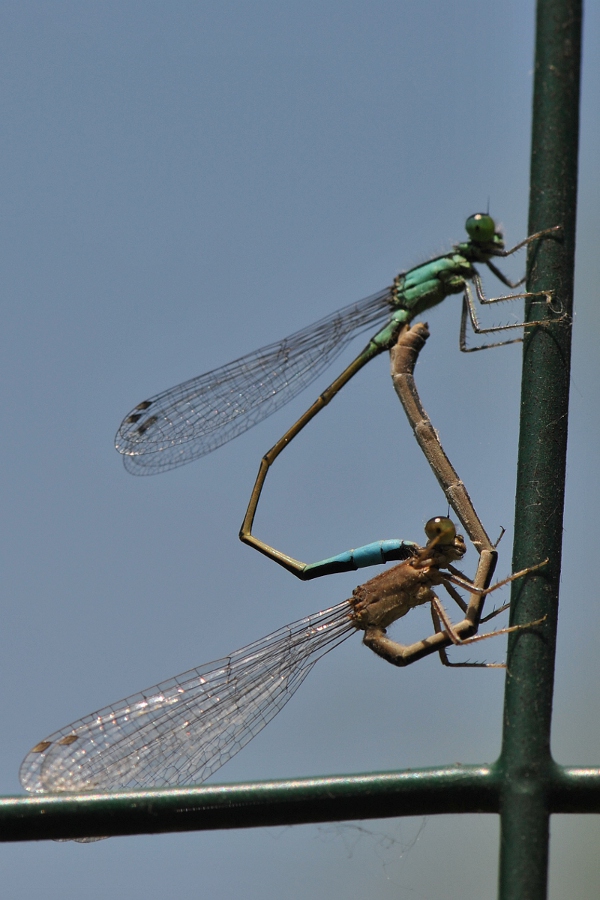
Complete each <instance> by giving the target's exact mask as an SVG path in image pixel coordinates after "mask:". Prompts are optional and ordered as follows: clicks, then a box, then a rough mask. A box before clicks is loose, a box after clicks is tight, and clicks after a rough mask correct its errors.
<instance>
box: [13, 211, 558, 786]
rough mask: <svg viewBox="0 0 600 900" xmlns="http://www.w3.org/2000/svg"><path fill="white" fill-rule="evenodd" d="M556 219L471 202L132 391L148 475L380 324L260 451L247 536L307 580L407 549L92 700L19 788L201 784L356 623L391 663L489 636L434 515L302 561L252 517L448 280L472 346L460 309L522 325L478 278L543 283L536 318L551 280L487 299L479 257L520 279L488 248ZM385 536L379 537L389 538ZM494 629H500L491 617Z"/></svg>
mask: <svg viewBox="0 0 600 900" xmlns="http://www.w3.org/2000/svg"><path fill="white" fill-rule="evenodd" d="M557 230H558V229H557V228H553V229H548V230H546V231H543V232H539V233H538V234H536V235H532V236H530V237H529V238H527V239H526V240H524V241H522V242H521V243H520V244H518V245H516V246H515V247H513V248H511V249H510V250H505V249H504V243H503V239H502V236H501V234H500V232H499V231H497V230H496V227H495V224H494V222H493V220H492V219H491V217H490V216H488V215H487V214H478V215H475V216H471V217H470V218H469V219H468V220H467V232H468V235H469V240H468V241H466V242H465V243H462V244H457V245H456V246H455V247H454V249H453V251H452V252H451V253H449V254H446V255H444V256H440V257H437V258H435V259H433V260H431V261H430V262H428V263H426V264H424V265H422V266H419V267H417V268H415V269H412V270H410V271H409V272H406V273H403V274H401V275H399V276H397V278H396V279H395V281H394V283H393V285H392V286H391V287H389V288H386V289H385V290H384V291H381V292H379V293H378V294H375V295H373V296H372V297H369V298H366V300H364V301H361V302H360V303H358V304H354V305H352V306H350V307H346V308H345V309H342V310H341V311H340V312H338V313H335V314H333V315H331V316H328V317H326V318H325V319H322V320H321V321H320V322H318V323H316V325H314V326H311V327H310V328H307V329H304V330H303V331H301V332H297V333H296V334H294V335H292V336H291V337H290V338H288V339H286V340H285V341H282V342H278V343H277V344H273V345H270V346H269V347H266V348H263V350H260V351H257V352H256V353H253V354H250V355H248V356H246V357H243V358H242V359H240V360H237V361H236V362H233V363H230V364H229V365H228V366H225V367H223V368H221V369H217V370H214V371H213V372H209V373H207V374H206V375H203V376H200V377H198V378H195V379H192V380H191V381H188V382H185V383H184V384H182V385H178V386H177V387H175V388H172V389H170V390H168V391H165V392H163V393H162V394H158V395H156V396H155V397H153V398H151V399H150V400H147V401H144V402H143V403H141V404H138V406H137V407H136V408H135V409H134V410H133V411H132V412H131V413H130V414H129V415H128V416H127V417H126V419H125V420H124V422H123V424H122V426H121V428H120V430H119V433H118V435H117V447H118V449H119V450H120V451H121V452H122V453H124V455H125V464H126V467H127V468H128V469H129V470H130V471H135V472H138V473H146V474H149V473H153V472H160V471H164V470H167V469H170V468H174V467H176V466H179V465H183V464H184V463H186V462H189V461H191V460H192V459H196V458H197V457H199V456H202V455H203V454H205V453H208V452H210V451H211V450H213V449H215V448H216V447H218V446H220V445H221V444H223V443H225V442H226V441H228V440H230V439H231V438H233V437H235V436H236V435H237V434H241V433H242V432H243V431H245V430H246V429H247V428H249V427H251V426H252V425H254V424H256V423H257V422H259V421H261V420H262V419H264V418H266V417H267V416H268V415H270V414H271V413H272V412H274V411H275V410H276V409H278V408H279V407H280V406H282V405H283V404H284V403H286V402H287V401H288V400H291V399H292V397H294V396H295V395H296V394H297V393H299V391H300V390H302V388H303V387H305V386H306V385H308V384H309V383H310V382H311V381H313V380H314V379H315V378H316V377H317V375H318V374H319V373H320V372H321V371H322V370H323V369H324V368H325V366H326V365H328V364H329V363H330V362H332V361H333V359H335V357H336V356H337V355H338V354H339V353H340V352H341V350H342V349H343V348H344V347H345V346H346V345H347V343H348V342H349V341H350V340H351V339H352V338H353V337H354V336H356V335H358V334H359V333H361V332H362V331H364V330H365V329H366V328H369V327H373V326H374V325H382V324H383V323H384V322H385V324H383V327H382V328H380V330H379V331H378V332H377V333H376V334H375V336H374V337H373V338H372V339H371V340H370V341H369V344H368V345H367V347H366V348H365V349H364V350H363V351H362V353H361V354H359V356H358V357H357V358H356V359H355V360H354V362H353V363H351V364H350V366H348V367H347V368H346V369H345V370H344V372H343V373H342V374H341V375H340V376H339V377H338V378H337V379H336V380H335V381H334V382H333V383H332V385H331V386H330V387H329V388H328V389H327V390H326V391H324V392H323V394H322V395H321V396H320V397H319V398H318V400H317V401H316V402H315V403H314V404H313V406H311V407H310V409H309V410H307V412H306V413H305V414H304V416H302V417H301V418H300V419H299V420H298V422H296V423H295V425H294V426H292V428H291V429H290V430H289V431H288V432H286V434H285V435H284V436H283V437H282V438H281V440H280V441H279V442H278V443H277V444H276V445H275V446H274V447H273V448H272V450H271V451H270V452H269V453H268V454H267V455H266V456H265V457H264V459H263V462H262V463H261V469H260V471H259V476H258V479H257V483H256V485H255V488H254V491H253V494H252V498H251V501H250V505H249V507H248V511H247V514H246V518H245V520H244V525H243V526H242V532H241V537H242V539H243V540H245V541H246V542H247V543H250V544H252V545H253V546H255V547H256V548H257V549H259V550H260V551H261V552H263V553H266V554H267V555H269V556H271V557H272V558H274V559H275V560H276V561H277V562H279V563H280V564H282V565H284V566H285V567H286V568H287V569H289V570H290V571H292V572H294V574H297V575H299V577H301V578H308V577H315V575H318V574H328V573H330V572H334V571H343V570H347V569H353V568H357V567H358V566H359V565H361V564H362V565H370V564H373V563H375V562H384V561H386V560H387V559H404V560H405V561H404V562H403V563H402V564H401V565H400V566H396V567H395V568H394V569H392V570H390V571H388V572H384V573H382V575H380V576H376V578H375V579H372V580H371V581H370V582H367V584H365V585H363V586H362V587H361V588H357V589H356V591H355V592H354V594H353V598H352V599H351V600H349V601H345V602H344V603H342V604H338V605H337V606H334V607H332V608H330V609H328V610H325V611H324V612H322V613H317V614H316V615H314V616H309V617H307V618H304V619H301V620H299V621H298V622H295V623H292V624H291V625H289V626H286V627H285V628H283V629H280V630H279V631H278V632H275V633H273V634H272V635H269V636H268V637H266V638H264V639H262V640H260V641H258V642H256V643H255V644H251V645H248V647H245V648H243V649H242V650H240V651H238V652H237V653H235V654H232V655H231V656H230V657H228V658H226V659H225V660H219V661H217V662H216V663H211V664H208V665H207V666H204V667H201V668H199V669H195V670H192V671H191V672H188V673H185V674H184V675H182V676H179V677H177V678H175V679H171V681H168V682H164V683H162V684H160V685H158V686H156V687H155V688H152V689H150V690H149V691H143V692H142V693H141V694H138V695H135V696H133V697H129V698H127V699H126V700H124V701H121V702H119V703H117V704H114V705H113V706H111V707H107V708H105V709H103V710H100V711H99V712H97V713H94V714H92V715H90V716H87V717H85V718H84V719H81V720H79V721H78V722H75V723H73V725H70V726H68V727H67V728H65V729H62V730H61V731H60V732H57V733H56V734H54V735H51V736H50V737H49V738H47V739H46V740H44V741H41V742H39V743H38V744H37V745H36V746H35V747H34V748H33V750H32V751H30V753H29V754H28V756H27V757H26V759H25V761H24V763H23V766H22V768H21V780H22V783H23V785H24V787H26V788H27V789H28V790H31V791H36V792H37V791H42V792H43V791H65V790H91V789H111V788H119V787H134V786H135V787H145V786H158V785H164V786H167V785H174V784H185V783H191V782H196V783H198V782H199V781H202V780H204V779H205V778H207V777H208V776H209V775H210V774H212V772H214V771H215V770H216V768H218V767H219V766H220V765H222V764H223V762H225V761H226V760H227V759H229V758H230V757H231V756H232V755H233V754H234V753H236V752H237V751H238V750H239V749H241V747H242V746H243V745H244V744H245V743H247V741H248V740H250V739H251V738H252V737H253V736H254V735H255V734H256V733H257V732H258V731H259V730H260V729H261V728H262V727H263V726H264V725H265V724H266V723H267V722H268V721H269V720H270V719H271V718H272V717H273V716H274V715H275V714H276V713H277V712H278V711H279V709H281V707H282V706H283V705H284V703H285V702H286V701H287V699H289V697H290V696H291V695H292V693H293V692H294V691H295V690H296V688H297V687H298V686H299V684H300V683H301V682H302V680H303V679H304V677H305V676H306V674H308V671H310V669H311V668H312V666H313V665H314V663H315V662H316V661H317V659H319V658H320V656H322V655H323V654H324V653H325V652H327V651H328V650H329V649H331V648H332V647H333V646H335V645H337V644H338V643H340V642H341V641H342V640H345V639H346V638H347V637H348V636H349V635H350V634H352V633H353V632H354V631H356V630H363V631H364V634H365V637H364V642H365V643H366V644H367V645H368V646H369V647H371V649H373V650H374V651H375V652H376V653H378V654H379V655H381V656H383V657H384V658H385V659H387V660H388V661H389V662H392V663H394V664H396V665H407V664H409V663H411V662H413V661H415V660H416V659H419V658H421V656H423V655H426V654H427V653H430V652H435V651H438V652H440V655H441V656H442V661H445V662H446V663H447V662H448V660H447V658H446V657H445V651H444V648H445V646H447V645H448V644H450V643H465V642H466V641H470V640H473V639H475V640H479V639H482V638H483V637H486V635H480V636H477V637H474V632H475V631H476V629H477V626H478V624H479V621H485V620H481V619H480V615H479V611H478V613H477V616H476V617H474V616H472V615H471V614H470V611H471V604H469V605H467V604H465V603H464V601H463V600H462V598H460V595H458V594H457V592H456V590H455V587H454V586H455V585H459V586H461V587H463V588H464V589H466V590H467V591H468V592H469V593H470V594H471V595H472V597H478V598H479V607H478V610H479V609H480V605H481V602H482V600H483V597H484V596H485V595H486V594H487V593H488V592H489V591H490V590H494V589H495V587H496V586H494V587H493V588H488V587H487V586H485V587H477V588H475V587H474V586H473V584H472V582H470V581H469V580H468V579H465V578H464V576H463V575H462V574H461V573H460V572H458V570H455V569H454V567H453V561H456V560H458V559H460V558H462V556H463V555H464V552H465V549H466V547H465V545H464V541H463V539H462V538H460V536H457V535H456V533H455V530H454V528H453V526H452V527H451V523H449V520H447V519H438V520H432V522H436V523H438V524H437V525H436V526H435V527H433V526H432V528H433V531H428V533H427V536H428V538H429V541H428V544H427V546H426V547H424V548H420V547H417V546H416V545H414V544H411V543H410V542H403V541H392V542H380V543H379V544H378V545H369V548H368V549H367V548H361V550H359V551H352V552H349V553H348V554H341V555H340V556H339V557H334V558H331V559H328V560H324V561H323V562H322V563H319V564H313V565H311V566H305V565H304V564H303V563H300V562H299V561H297V560H295V559H293V558H291V557H288V556H286V555H284V554H282V553H280V552H279V551H277V550H274V549H273V548H271V547H268V545H266V544H264V543H263V542H261V541H259V540H258V539H256V538H255V537H254V536H253V535H252V534H251V527H252V521H253V518H254V513H255V511H256V506H257V503H258V499H259V496H260V491H261V489H262V485H263V483H264V478H265V476H266V473H267V471H268V468H269V466H270V465H271V463H272V462H273V461H274V459H275V458H276V457H277V456H278V455H279V453H280V452H281V450H282V449H283V447H285V446H286V445H287V444H288V443H289V442H290V440H292V439H293V437H295V435H296V434H298V432H299V431H300V430H301V429H302V428H303V427H304V425H306V424H307V422H308V421H310V419H312V418H313V416H314V415H316V413H317V412H318V411H319V410H320V409H321V408H322V407H323V406H325V405H326V404H327V403H328V402H329V400H330V399H331V398H332V397H333V396H335V394H336V393H337V392H338V391H339V390H340V389H341V387H342V386H343V385H344V384H345V383H346V382H347V381H348V380H349V379H350V378H351V377H352V376H353V375H354V374H355V373H356V372H357V371H358V370H359V369H360V368H362V366H364V365H365V364H366V362H368V361H369V360H370V359H372V358H373V357H374V356H377V355H379V354H380V353H382V352H383V351H384V350H386V349H390V348H391V347H392V346H393V345H394V343H395V342H396V340H397V339H398V336H399V335H400V333H401V331H402V329H403V328H404V327H405V326H407V325H408V324H409V323H410V322H411V321H412V320H413V319H414V318H415V316H416V315H418V314H420V313H421V312H423V311H425V310H427V309H429V308H431V307H432V306H435V305H437V304H438V303H441V302H442V300H444V299H445V298H446V297H448V296H450V295H451V294H459V293H462V294H463V312H462V321H461V349H468V348H466V345H465V329H466V322H467V317H468V318H470V321H471V324H472V326H473V329H474V330H475V332H476V333H478V334H487V333H489V332H491V331H496V330H501V331H504V330H506V329H508V328H519V327H523V326H524V323H518V324H512V325H506V326H500V327H499V328H494V329H483V328H481V327H480V326H479V323H478V320H477V315H476V311H475V304H474V297H473V290H474V292H475V297H476V298H477V299H478V300H479V301H480V302H481V303H497V302H500V301H504V300H507V299H513V298H514V297H525V298H533V297H542V298H543V302H544V304H545V305H546V307H548V312H547V313H545V315H544V312H545V311H544V312H543V313H541V314H540V316H541V317H540V318H539V319H536V320H535V321H533V322H530V323H527V324H528V325H543V324H545V322H546V319H547V316H548V315H550V314H552V312H553V311H552V309H551V293H550V292H544V293H542V294H541V295H538V294H528V293H524V294H518V295H507V296H503V297H495V298H490V299H488V298H486V297H485V294H484V292H483V287H482V283H481V278H480V275H479V273H478V272H477V270H476V268H475V265H476V264H484V265H486V266H487V267H488V268H489V269H490V270H491V271H492V273H493V274H494V275H496V276H497V277H498V278H500V280H501V281H502V282H503V283H504V284H505V285H507V286H508V287H511V288H516V287H518V285H519V284H521V282H517V283H516V284H513V283H511V282H510V281H509V280H508V279H507V278H506V277H505V276H504V275H503V274H502V273H501V272H500V271H499V270H498V269H497V268H496V266H495V265H494V264H493V263H492V261H491V260H492V259H493V258H494V257H506V256H509V255H511V254H512V253H514V252H515V251H516V250H518V249H519V248H520V247H523V246H525V245H526V244H529V243H531V242H532V241H534V240H536V239H538V238H542V237H544V238H545V237H549V236H551V235H552V234H554V233H555V232H556V231H557ZM499 343H506V342H505V341H502V342H499ZM498 345H499V344H493V345H491V346H498ZM488 346H490V345H488ZM473 349H479V348H473ZM439 523H443V525H440V524H439ZM447 523H449V524H447ZM428 524H430V523H428ZM436 529H437V530H436ZM383 544H388V545H389V546H387V548H384V547H383V546H382V545H383ZM391 545H393V546H391ZM386 553H387V556H386ZM378 554H379V555H378ZM534 568H536V567H534ZM530 571H531V570H526V573H528V572H530ZM522 574H524V573H518V574H517V575H515V576H512V577H513V578H515V577H519V576H520V575H522ZM436 585H442V586H444V587H445V588H446V589H447V590H448V592H449V593H450V595H451V596H452V598H453V599H454V600H455V601H456V602H457V603H458V604H459V606H460V607H461V609H462V610H463V612H464V613H465V618H464V620H463V621H462V622H461V623H459V624H458V625H456V626H453V625H452V623H451V622H450V619H449V618H448V616H447V615H446V613H445V611H444V610H443V607H442V606H441V603H440V602H439V599H438V598H437V596H436V595H435V593H434V591H433V588H434V587H435V586H436ZM422 603H430V604H431V610H432V616H433V619H434V625H435V635H434V637H433V639H427V641H421V642H418V644H416V645H411V646H410V647H403V646H402V645H400V644H397V643H396V642H395V641H392V640H391V639H390V638H388V637H387V635H386V628H387V627H388V625H389V624H391V623H392V622H393V621H395V620H396V619H398V618H400V617H402V616H403V615H405V614H406V613H407V612H408V611H409V610H410V609H411V608H413V607H414V606H416V605H420V604H422ZM530 624H537V623H530ZM504 632H506V629H501V630H500V633H504Z"/></svg>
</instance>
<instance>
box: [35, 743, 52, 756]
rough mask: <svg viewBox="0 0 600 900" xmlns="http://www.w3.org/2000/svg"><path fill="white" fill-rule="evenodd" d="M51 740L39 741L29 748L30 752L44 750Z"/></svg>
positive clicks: (41, 751)
mask: <svg viewBox="0 0 600 900" xmlns="http://www.w3.org/2000/svg"><path fill="white" fill-rule="evenodd" d="M51 743H52V741H40V742H39V744H36V745H35V747H33V748H32V749H31V753H43V752H44V750H47V749H48V747H49V746H50V744H51Z"/></svg>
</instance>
